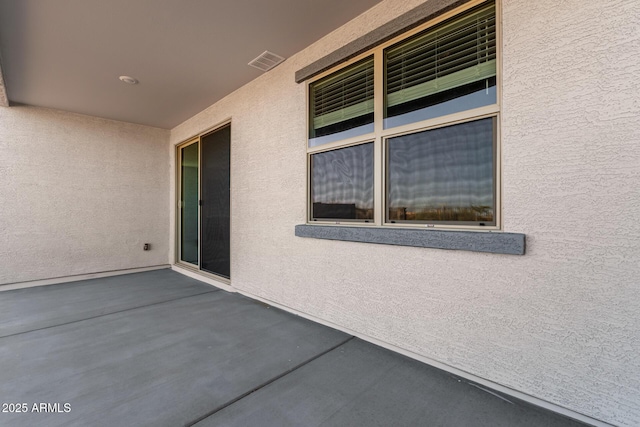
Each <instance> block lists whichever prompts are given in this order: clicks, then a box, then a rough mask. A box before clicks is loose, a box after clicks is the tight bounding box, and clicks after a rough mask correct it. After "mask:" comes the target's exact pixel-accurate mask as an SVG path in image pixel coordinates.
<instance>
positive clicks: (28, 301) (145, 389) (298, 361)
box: [0, 269, 582, 427]
mask: <svg viewBox="0 0 640 427" xmlns="http://www.w3.org/2000/svg"><path fill="white" fill-rule="evenodd" d="M0 312H1V313H3V321H2V322H1V323H0V366H2V367H3V369H2V370H0V395H1V396H2V401H3V404H7V408H6V409H7V412H5V411H3V412H2V413H0V425H3V426H5V425H6V426H35V425H38V426H45V425H46V426H76V425H77V426H100V425H104V426H146V425H148V426H192V425H198V426H376V425H380V426H391V425H393V426H492V427H495V426H509V427H515V426H549V427H552V426H553V427H555V426H558V427H559V426H578V425H582V424H581V423H578V422H576V421H573V420H570V419H567V418H563V417H562V416H560V415H558V414H555V413H552V412H548V411H546V410H544V409H542V408H538V407H533V406H531V405H529V404H526V403H524V402H520V401H518V400H515V399H514V398H513V397H509V396H504V395H502V394H500V393H498V392H496V391H493V390H488V389H486V388H485V387H483V386H479V385H477V384H473V383H470V382H468V381H467V380H464V379H461V378H457V377H455V376H453V375H452V374H449V373H446V372H444V371H441V370H439V369H436V368H434V367H430V366H428V365H425V364H422V363H420V362H418V361H415V360H411V359H409V358H406V357H404V356H402V355H399V354H396V353H394V352H391V351H389V350H386V349H382V348H380V347H377V346H375V345H373V344H370V343H367V342H365V341H362V340H360V339H358V338H355V337H353V336H350V335H347V334H345V333H343V332H340V331H337V330H333V329H330V328H328V327H326V326H323V325H319V324H316V323H313V322H311V321H308V320H306V319H303V318H301V317H297V316H295V315H292V314H289V313H286V312H284V311H282V310H279V309H276V308H274V307H270V306H268V305H265V304H263V303H260V302H257V301H254V300H251V299H249V298H246V297H244V296H241V295H239V294H231V293H228V292H226V291H223V290H219V289H217V288H215V287H212V286H209V285H207V284H204V283H202V282H199V281H197V280H194V279H191V278H188V277H186V276H184V275H181V274H178V273H176V272H173V271H171V270H168V269H161V270H155V271H149V272H143V273H136V274H128V275H121V276H113V277H108V278H100V279H92V280H84V281H79V282H73V283H65V284H59V285H56V286H40V287H32V288H26V289H18V290H8V291H3V292H2V298H0ZM43 403H44V404H45V405H44V406H43V405H42V404H43ZM23 404H26V405H23ZM9 405H13V406H11V407H10V406H9ZM16 405H22V406H21V407H22V408H27V410H26V413H25V412H16ZM3 409H5V408H4V407H3ZM9 409H12V410H11V411H9Z"/></svg>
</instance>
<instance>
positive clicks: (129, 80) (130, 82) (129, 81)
mask: <svg viewBox="0 0 640 427" xmlns="http://www.w3.org/2000/svg"><path fill="white" fill-rule="evenodd" d="M118 78H119V79H120V81H121V82H125V83H126V84H128V85H137V84H138V80H136V79H134V78H133V77H131V76H120V77H118Z"/></svg>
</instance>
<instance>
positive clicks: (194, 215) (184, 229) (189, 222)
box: [179, 141, 200, 265]
mask: <svg viewBox="0 0 640 427" xmlns="http://www.w3.org/2000/svg"><path fill="white" fill-rule="evenodd" d="M199 145H200V144H199V143H198V141H196V142H193V143H191V144H189V145H186V146H184V147H181V148H180V159H181V161H180V203H179V206H180V215H179V216H180V255H179V256H180V258H179V259H180V261H184V262H187V263H189V264H193V265H198V261H199V256H198V247H199V245H198V240H199V238H198V235H199V234H200V233H199V230H198V223H199V222H198V200H199V199H200V197H199V189H198V180H199V178H198V177H199V175H200V174H199V173H198V171H199V169H200V162H199V157H200V156H199V150H198V148H199Z"/></svg>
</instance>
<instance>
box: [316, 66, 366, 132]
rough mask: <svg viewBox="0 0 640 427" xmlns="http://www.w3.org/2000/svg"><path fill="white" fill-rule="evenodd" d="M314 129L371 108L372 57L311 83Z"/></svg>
mask: <svg viewBox="0 0 640 427" xmlns="http://www.w3.org/2000/svg"><path fill="white" fill-rule="evenodd" d="M311 106H312V112H311V113H312V118H313V127H314V129H318V128H321V127H323V126H329V125H332V124H335V123H340V122H342V121H345V120H349V119H353V118H356V117H359V116H362V115H365V114H369V113H372V112H373V57H371V58H368V59H366V60H364V61H363V62H359V63H357V64H354V65H352V66H351V67H348V68H346V69H345V70H343V71H341V72H339V73H337V74H332V75H331V76H329V77H327V78H325V79H322V80H319V81H317V82H315V83H313V84H312V85H311Z"/></svg>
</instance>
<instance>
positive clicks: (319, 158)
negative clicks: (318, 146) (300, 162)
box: [311, 143, 373, 220]
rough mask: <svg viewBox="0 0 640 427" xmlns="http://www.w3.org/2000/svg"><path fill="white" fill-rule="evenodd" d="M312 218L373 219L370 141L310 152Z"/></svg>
mask: <svg viewBox="0 0 640 427" xmlns="http://www.w3.org/2000/svg"><path fill="white" fill-rule="evenodd" d="M311 194H312V196H311V198H312V199H311V200H312V204H313V207H312V214H311V216H312V219H314V220H316V219H332V220H373V143H366V144H361V145H356V146H353V147H347V148H341V149H338V150H332V151H326V152H323V153H318V154H313V155H312V156H311Z"/></svg>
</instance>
